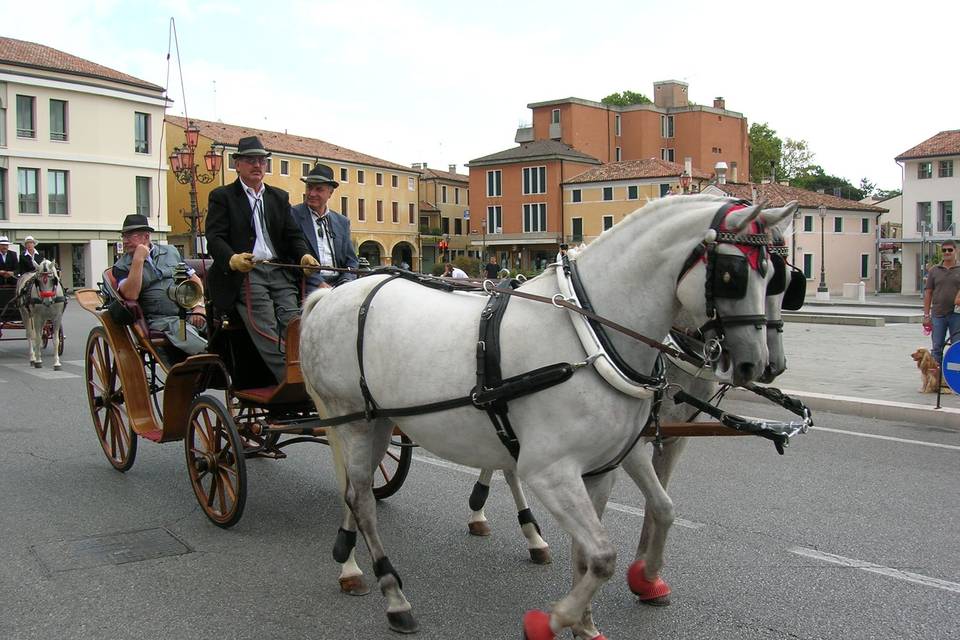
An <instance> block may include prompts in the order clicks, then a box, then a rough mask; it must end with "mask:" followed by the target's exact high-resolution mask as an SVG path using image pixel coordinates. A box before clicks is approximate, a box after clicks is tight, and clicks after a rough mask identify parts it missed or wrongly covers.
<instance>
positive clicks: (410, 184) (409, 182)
mask: <svg viewBox="0 0 960 640" xmlns="http://www.w3.org/2000/svg"><path fill="white" fill-rule="evenodd" d="M414 188H415V187H414V182H413V176H410V177H409V178H407V191H413V190H414Z"/></svg>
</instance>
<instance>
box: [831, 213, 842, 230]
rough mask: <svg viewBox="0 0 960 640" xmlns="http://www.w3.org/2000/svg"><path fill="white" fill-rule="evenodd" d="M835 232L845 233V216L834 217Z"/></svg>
mask: <svg viewBox="0 0 960 640" xmlns="http://www.w3.org/2000/svg"><path fill="white" fill-rule="evenodd" d="M833 232H834V233H843V218H841V217H840V216H836V217H835V218H834V219H833Z"/></svg>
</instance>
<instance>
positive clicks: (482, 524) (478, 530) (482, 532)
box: [467, 520, 490, 538]
mask: <svg viewBox="0 0 960 640" xmlns="http://www.w3.org/2000/svg"><path fill="white" fill-rule="evenodd" d="M467 526H468V527H470V535H472V536H480V537H481V538H483V537H486V536H488V535H490V524H489V523H488V522H487V521H486V520H478V521H477V522H471V523H469V524H468V525H467Z"/></svg>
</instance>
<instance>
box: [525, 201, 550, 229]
mask: <svg viewBox="0 0 960 640" xmlns="http://www.w3.org/2000/svg"><path fill="white" fill-rule="evenodd" d="M546 230H547V205H546V203H544V202H538V203H536V204H525V205H523V232H524V233H531V232H534V231H546Z"/></svg>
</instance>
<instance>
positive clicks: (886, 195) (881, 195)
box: [873, 189, 902, 200]
mask: <svg viewBox="0 0 960 640" xmlns="http://www.w3.org/2000/svg"><path fill="white" fill-rule="evenodd" d="M901 193H902V192H901V191H900V189H877V191H876V193H874V194H873V197H874V198H876V199H877V200H889V199H890V198H895V197H897V196H898V195H900V194H901Z"/></svg>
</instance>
